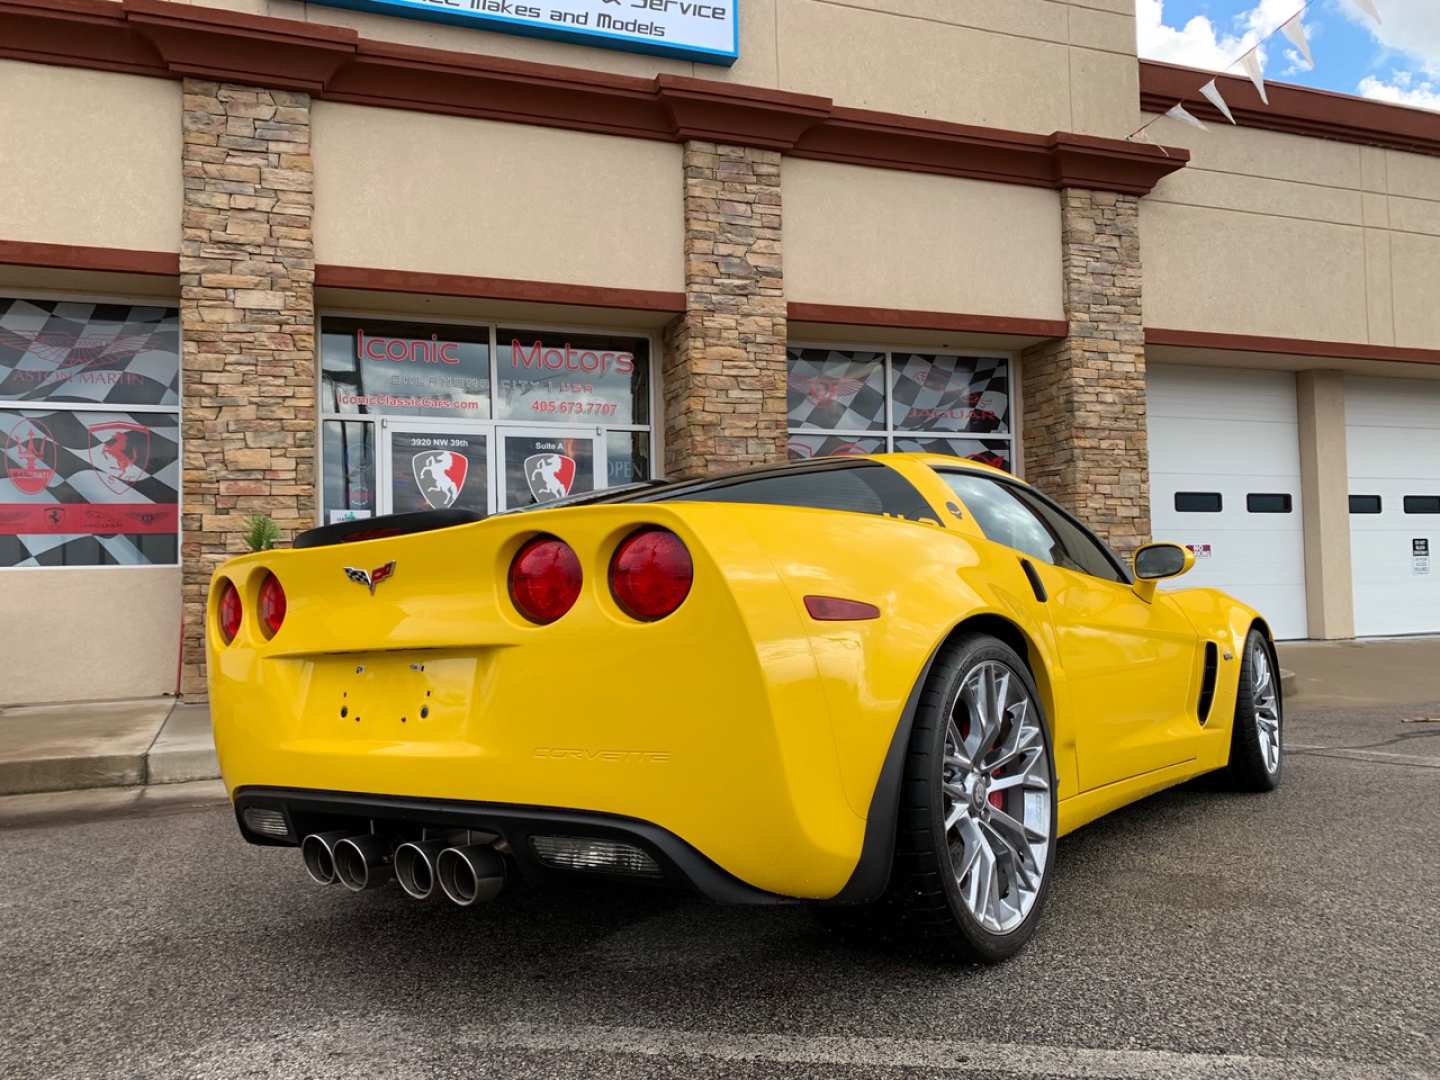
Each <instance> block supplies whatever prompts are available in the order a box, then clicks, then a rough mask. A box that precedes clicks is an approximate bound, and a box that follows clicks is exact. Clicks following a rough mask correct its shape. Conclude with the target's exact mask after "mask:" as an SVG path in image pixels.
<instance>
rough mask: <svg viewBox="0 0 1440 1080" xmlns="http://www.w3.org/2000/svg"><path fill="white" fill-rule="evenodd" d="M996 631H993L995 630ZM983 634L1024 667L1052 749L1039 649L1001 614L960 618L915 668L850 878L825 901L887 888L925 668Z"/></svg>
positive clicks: (876, 894) (868, 897) (862, 897)
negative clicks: (966, 637)
mask: <svg viewBox="0 0 1440 1080" xmlns="http://www.w3.org/2000/svg"><path fill="white" fill-rule="evenodd" d="M997 631H998V632H997ZM967 633H988V634H991V635H992V636H994V637H998V638H999V639H1000V640H1002V641H1004V642H1005V643H1006V644H1008V645H1010V646H1011V647H1012V648H1014V647H1015V646H1016V645H1017V644H1019V645H1022V646H1023V648H1019V649H1016V651H1017V652H1019V653H1020V655H1021V657H1022V659H1024V660H1025V661H1026V663H1027V665H1028V666H1029V668H1030V672H1031V675H1032V677H1033V678H1034V679H1035V683H1036V686H1037V688H1038V689H1039V690H1040V694H1041V697H1042V699H1045V700H1043V701H1042V708H1043V709H1044V712H1045V717H1044V722H1045V725H1046V727H1047V728H1048V729H1049V730H1050V737H1051V744H1052V746H1053V745H1054V739H1055V729H1054V720H1053V708H1052V706H1053V700H1054V698H1053V693H1052V688H1051V684H1050V679H1049V673H1048V672H1046V670H1045V665H1044V663H1043V662H1042V661H1040V660H1039V659H1038V658H1039V655H1040V654H1039V651H1038V649H1037V648H1036V645H1035V643H1034V642H1032V641H1031V640H1030V636H1029V635H1028V634H1026V633H1025V631H1024V630H1022V629H1021V628H1020V627H1019V626H1018V625H1017V624H1016V623H1014V622H1013V621H1011V620H1010V619H1008V618H1006V617H1005V616H1003V615H998V614H995V613H993V612H978V613H974V614H971V615H968V616H966V617H965V618H964V619H962V620H961V621H960V622H959V623H957V624H956V625H955V626H954V627H952V628H951V629H950V632H949V633H947V634H946V635H945V636H944V637H943V638H942V639H941V640H940V641H939V643H937V644H936V645H935V647H934V648H933V649H931V650H930V655H929V656H927V657H926V659H925V664H924V666H923V667H922V668H921V669H920V674H919V676H918V677H917V678H916V679H915V684H914V685H913V686H912V687H911V688H910V695H909V696H908V697H907V698H906V699H905V707H904V708H903V709H902V710H901V712H900V718H899V721H898V722H897V723H896V725H895V732H894V734H893V735H891V737H890V746H889V748H888V749H887V750H886V751H885V761H884V764H882V765H881V767H880V776H879V778H878V779H877V780H876V781H875V791H874V794H873V795H872V796H871V797H870V812H869V814H868V815H867V816H866V819H865V839H864V841H863V843H862V845H861V848H860V858H859V859H858V860H857V861H856V863H855V869H854V871H853V872H852V873H851V874H850V880H849V881H847V882H846V883H845V887H844V888H842V889H841V890H840V891H839V892H838V893H836V894H835V896H834V897H832V898H831V899H830V900H829V901H826V902H827V903H832V904H866V903H870V902H872V901H874V900H878V899H879V898H880V897H881V896H882V895H883V894H884V892H885V889H886V887H887V886H888V885H889V884H890V872H891V868H892V866H893V864H894V861H895V835H896V829H897V826H898V820H897V819H898V815H899V808H900V785H901V783H902V782H903V781H904V776H905V756H906V752H907V750H908V749H909V745H910V731H911V728H912V727H913V726H914V723H915V714H916V712H917V711H918V710H919V707H920V694H921V692H922V691H923V690H924V689H925V683H926V681H927V680H928V679H929V678H930V669H931V668H933V667H934V666H935V660H936V658H937V657H938V656H939V655H940V652H941V650H942V649H944V648H945V647H946V646H947V645H949V644H950V642H951V641H953V640H954V639H955V638H957V637H959V636H960V635H961V634H967Z"/></svg>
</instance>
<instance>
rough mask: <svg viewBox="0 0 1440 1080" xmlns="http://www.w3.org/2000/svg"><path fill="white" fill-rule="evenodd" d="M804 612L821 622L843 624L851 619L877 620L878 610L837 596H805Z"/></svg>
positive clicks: (859, 601)
mask: <svg viewBox="0 0 1440 1080" xmlns="http://www.w3.org/2000/svg"><path fill="white" fill-rule="evenodd" d="M805 610H806V611H808V612H809V613H810V617H811V618H812V619H819V620H820V621H821V622H844V621H848V620H851V619H878V618H879V617H880V609H879V608H878V607H876V606H875V605H874V604H867V603H865V602H864V601H862V600H842V599H840V598H839V597H838V596H807V597H805Z"/></svg>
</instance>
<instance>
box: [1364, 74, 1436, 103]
mask: <svg viewBox="0 0 1440 1080" xmlns="http://www.w3.org/2000/svg"><path fill="white" fill-rule="evenodd" d="M1390 79H1391V81H1390V82H1386V81H1385V80H1384V79H1379V78H1376V77H1375V76H1374V75H1366V76H1365V77H1364V78H1363V79H1361V80H1360V84H1359V86H1357V87H1356V89H1357V90H1359V91H1360V94H1361V96H1362V97H1367V98H1374V99H1375V100H1376V101H1388V102H1390V103H1391V104H1392V105H1410V106H1412V107H1413V108H1416V109H1433V110H1434V111H1436V112H1440V83H1434V82H1429V81H1424V80H1417V79H1415V78H1414V77H1413V76H1412V75H1411V74H1410V72H1408V71H1394V72H1391V74H1390Z"/></svg>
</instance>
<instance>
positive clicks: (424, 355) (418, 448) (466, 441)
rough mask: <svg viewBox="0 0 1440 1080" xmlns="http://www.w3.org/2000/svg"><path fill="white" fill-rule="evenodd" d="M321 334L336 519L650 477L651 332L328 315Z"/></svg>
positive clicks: (500, 504)
mask: <svg viewBox="0 0 1440 1080" xmlns="http://www.w3.org/2000/svg"><path fill="white" fill-rule="evenodd" d="M321 341H322V346H321V373H322V377H321V429H322V431H321V436H322V437H321V457H322V462H321V468H322V475H323V487H322V492H323V495H322V513H323V520H324V521H326V522H334V521H342V520H348V519H351V518H360V517H369V516H371V515H374V514H387V513H403V512H407V511H416V510H426V509H442V510H443V509H450V508H458V509H464V510H472V511H477V512H480V513H493V512H496V511H499V510H513V509H517V508H520V507H523V506H530V505H534V504H536V503H546V502H551V501H554V500H556V499H560V498H564V497H566V496H568V495H574V494H579V493H581V492H584V491H591V490H593V489H595V488H597V487H606V486H610V485H612V484H620V483H629V482H632V481H634V480H642V479H646V478H648V477H649V476H650V468H651V437H652V436H651V430H650V425H649V421H650V340H649V339H648V338H645V337H636V336H633V335H615V334H597V333H591V332H583V333H582V332H566V331H554V330H545V329H527V328H525V327H513V326H498V327H497V326H456V325H433V324H428V323H416V322H394V321H390V320H381V319H370V318H365V319H361V318H336V317H326V318H325V319H324V320H323V323H322V332H321Z"/></svg>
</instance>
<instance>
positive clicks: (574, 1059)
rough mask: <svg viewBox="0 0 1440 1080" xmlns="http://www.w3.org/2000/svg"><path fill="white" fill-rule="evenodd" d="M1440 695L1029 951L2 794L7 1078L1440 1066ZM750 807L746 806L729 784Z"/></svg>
mask: <svg viewBox="0 0 1440 1080" xmlns="http://www.w3.org/2000/svg"><path fill="white" fill-rule="evenodd" d="M1431 716H1434V717H1440V704H1436V705H1432V706H1429V707H1427V706H1423V705H1422V706H1405V707H1398V706H1397V707H1387V708H1385V709H1383V710H1372V711H1365V710H1357V709H1354V708H1343V709H1341V708H1336V709H1319V708H1311V709H1309V710H1306V709H1305V708H1304V707H1303V704H1302V705H1299V706H1297V707H1295V708H1292V711H1291V716H1290V719H1289V730H1288V733H1287V741H1288V743H1289V745H1290V754H1289V757H1288V758H1287V761H1286V770H1287V773H1286V777H1285V782H1284V785H1283V787H1282V788H1281V790H1280V791H1279V792H1277V793H1275V794H1273V795H1269V796H1239V795H1232V794H1226V793H1223V792H1216V791H1210V790H1203V789H1199V788H1190V789H1185V790H1179V791H1173V792H1169V793H1165V794H1162V795H1160V796H1157V797H1155V798H1152V799H1150V800H1148V801H1146V802H1143V803H1140V804H1138V805H1136V806H1133V807H1130V808H1129V809H1127V810H1124V811H1122V812H1120V813H1118V814H1115V815H1113V816H1112V817H1110V818H1108V819H1105V820H1103V821H1101V822H1098V823H1096V824H1095V825H1092V826H1090V827H1088V828H1086V829H1084V830H1082V831H1081V832H1079V833H1077V834H1075V835H1074V836H1072V837H1070V838H1068V839H1066V840H1064V841H1062V842H1061V844H1060V845H1059V849H1058V850H1059V854H1058V864H1057V878H1056V881H1055V888H1054V891H1053V893H1052V895H1051V898H1050V902H1049V906H1048V909H1047V910H1046V912H1045V920H1044V925H1043V926H1042V927H1041V930H1040V932H1039V933H1038V935H1037V936H1036V937H1035V939H1034V940H1033V942H1032V943H1031V945H1030V947H1029V948H1028V949H1027V950H1026V952H1025V953H1023V954H1022V955H1021V956H1020V957H1019V958H1018V959H1016V960H1013V961H1011V962H1009V963H1007V964H1003V965H1001V966H999V967H996V968H989V969H981V968H968V967H955V966H947V965H944V964H940V963H934V962H929V961H926V960H924V959H914V958H906V957H900V956H895V955H892V954H889V953H886V952H884V951H880V950H872V949H863V948H860V949H857V948H853V947H849V946H846V945H843V944H840V943H838V942H836V941H834V940H832V939H830V938H828V937H827V936H825V934H823V933H822V932H821V931H820V930H819V929H817V927H816V926H815V924H814V923H813V922H812V921H811V919H810V917H809V915H808V913H807V912H806V911H804V910H802V909H798V908H797V909H791V908H785V909H767V910H740V909H719V908H714V907H710V906H708V905H706V904H703V903H701V902H698V901H693V900H690V899H687V898H685V897H677V896H671V895H666V894H659V893H653V892H640V893H636V892H623V893H618V892H596V891H584V892H549V893H529V894H525V893H520V892H515V893H511V894H508V895H505V896H502V898H501V899H500V900H498V901H496V902H495V903H493V904H491V905H489V906H487V907H483V908H480V909H477V910H469V911H466V910H461V909H457V908H454V907H452V906H450V905H449V904H448V903H444V902H439V903H432V904H417V903H415V902H413V901H410V900H408V899H406V898H405V897H404V896H403V895H402V894H401V893H400V892H399V890H398V889H393V888H392V889H386V890H383V891H380V892H377V893H371V894H367V895H363V896H358V897H357V896H355V895H352V894H350V893H347V892H345V891H343V890H342V889H340V888H339V887H338V886H337V887H331V888H321V887H318V886H314V885H311V884H310V883H309V882H308V881H307V880H305V878H304V877H303V874H302V871H301V868H300V861H299V857H298V855H297V854H296V853H295V852H293V851H288V852H287V851H279V850H275V849H260V848H254V847H249V846H247V845H245V844H243V843H242V842H241V841H240V840H239V838H238V836H237V834H236V832H235V828H234V825H233V821H232V819H231V817H230V814H229V811H228V808H226V807H223V806H216V805H213V804H212V805H200V806H197V805H188V806H171V807H168V808H164V809H162V810H160V811H155V812H149V813H136V814H127V815H124V816H119V817H116V816H114V815H113V814H111V815H109V816H106V812H105V811H103V810H94V809H92V810H90V811H88V812H87V811H84V810H80V811H73V810H72V811H69V812H67V813H64V814H60V815H50V816H45V815H41V816H38V817H30V818H19V819H16V818H14V817H11V818H10V819H9V820H8V821H6V820H4V810H3V808H0V873H3V877H0V913H3V931H0V975H3V984H0V1031H3V1032H4V1033H5V1037H4V1039H3V1040H0V1045H3V1049H0V1076H4V1077H6V1078H7V1080H21V1078H30V1077H34V1078H42V1077H43V1078H54V1077H104V1078H107V1080H108V1078H117V1077H225V1078H238V1077H247V1078H249V1077H256V1078H260V1077H265V1078H271V1077H275V1078H288V1077H297V1078H298V1077H306V1078H330V1077H362V1076H373V1077H397V1078H412V1077H414V1078H419V1077H424V1078H430V1077H452V1076H453V1077H467V1078H468V1077H507V1078H509V1077H556V1078H571V1077H573V1078H577V1080H580V1078H586V1080H589V1078H594V1077H662V1076H663V1077H687V1078H689V1077H696V1078H699V1077H740V1078H747V1077H762V1076H763V1077H799V1076H834V1077H847V1078H852V1077H853V1078H858V1077H899V1076H929V1075H940V1076H948V1075H972V1076H1000V1077H1005V1076H1046V1077H1050V1076H1053V1077H1087V1078H1090V1077H1180V1078H1189V1077H1197V1078H1211V1077H1225V1078H1230V1077H1288V1076H1296V1077H1299V1076H1305V1077H1344V1078H1349V1077H1384V1078H1391V1077H1440V932H1437V923H1440V723H1424V722H1413V721H1417V720H1421V719H1422V718H1425V717H1431ZM717 812H723V808H717Z"/></svg>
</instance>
